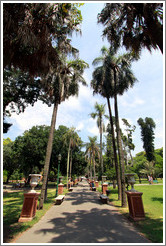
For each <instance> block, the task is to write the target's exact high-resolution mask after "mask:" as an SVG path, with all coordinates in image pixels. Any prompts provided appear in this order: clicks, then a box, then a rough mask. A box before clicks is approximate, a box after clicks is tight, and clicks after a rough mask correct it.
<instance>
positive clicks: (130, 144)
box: [122, 119, 136, 165]
mask: <svg viewBox="0 0 166 246" xmlns="http://www.w3.org/2000/svg"><path fill="white" fill-rule="evenodd" d="M122 121H123V124H124V125H125V126H126V129H125V131H126V133H127V138H126V145H127V147H128V152H129V154H130V159H131V165H133V157H132V154H131V150H134V149H135V145H134V144H133V141H132V133H133V132H134V131H135V129H136V126H134V125H133V126H131V125H130V124H129V123H128V121H127V120H126V119H122Z"/></svg>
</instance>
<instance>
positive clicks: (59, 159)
mask: <svg viewBox="0 0 166 246" xmlns="http://www.w3.org/2000/svg"><path fill="white" fill-rule="evenodd" d="M60 162H61V154H59V155H58V175H57V185H56V195H55V196H56V197H57V196H58V184H59V170H60Z"/></svg>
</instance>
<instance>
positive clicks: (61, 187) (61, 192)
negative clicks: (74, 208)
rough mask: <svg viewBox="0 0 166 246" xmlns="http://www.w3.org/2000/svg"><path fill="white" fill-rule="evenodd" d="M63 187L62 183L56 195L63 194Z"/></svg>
mask: <svg viewBox="0 0 166 246" xmlns="http://www.w3.org/2000/svg"><path fill="white" fill-rule="evenodd" d="M63 186H64V185H63V184H62V183H61V184H59V185H58V195H62V194H63Z"/></svg>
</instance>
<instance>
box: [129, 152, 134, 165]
mask: <svg viewBox="0 0 166 246" xmlns="http://www.w3.org/2000/svg"><path fill="white" fill-rule="evenodd" d="M129 153H130V158H131V166H133V157H132V154H131V150H130V149H129Z"/></svg>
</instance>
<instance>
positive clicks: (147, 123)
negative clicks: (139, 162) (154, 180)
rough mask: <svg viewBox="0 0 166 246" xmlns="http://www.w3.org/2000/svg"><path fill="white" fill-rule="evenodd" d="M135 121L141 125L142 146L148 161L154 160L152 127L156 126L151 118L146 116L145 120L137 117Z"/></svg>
mask: <svg viewBox="0 0 166 246" xmlns="http://www.w3.org/2000/svg"><path fill="white" fill-rule="evenodd" d="M137 123H138V124H139V125H140V127H141V139H142V141H143V148H144V150H145V152H146V157H147V160H148V161H149V162H151V161H154V160H155V156H154V139H155V137H154V129H155V127H156V124H155V122H154V121H153V119H152V118H148V117H146V118H145V120H143V119H142V118H139V119H138V121H137Z"/></svg>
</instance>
